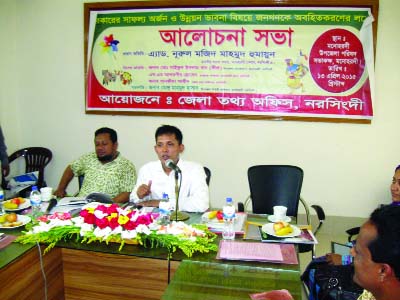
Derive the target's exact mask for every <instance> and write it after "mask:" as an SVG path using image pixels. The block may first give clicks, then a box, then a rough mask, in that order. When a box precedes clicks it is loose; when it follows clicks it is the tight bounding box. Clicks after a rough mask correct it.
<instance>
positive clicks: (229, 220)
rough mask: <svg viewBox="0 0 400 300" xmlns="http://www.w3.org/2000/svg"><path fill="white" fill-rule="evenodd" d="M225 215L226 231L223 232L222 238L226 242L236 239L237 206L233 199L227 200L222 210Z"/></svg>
mask: <svg viewBox="0 0 400 300" xmlns="http://www.w3.org/2000/svg"><path fill="white" fill-rule="evenodd" d="M222 213H223V215H224V230H223V231H222V238H223V239H224V240H234V239H235V226H234V224H235V206H234V204H233V200H232V198H226V203H225V205H224V207H223V208H222Z"/></svg>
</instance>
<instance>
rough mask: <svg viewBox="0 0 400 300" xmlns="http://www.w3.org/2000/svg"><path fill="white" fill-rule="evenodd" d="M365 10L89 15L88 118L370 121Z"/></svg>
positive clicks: (369, 37) (370, 63)
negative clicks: (131, 115) (90, 114)
mask: <svg viewBox="0 0 400 300" xmlns="http://www.w3.org/2000/svg"><path fill="white" fill-rule="evenodd" d="M372 22H373V17H372V15H371V12H370V10H369V9H368V8H344V7H340V8H339V7H338V8H320V7H315V8H313V7H311V8H309V7H307V8H304V7H303V8H293V7H287V8H282V7H279V8H256V7H248V8H244V7H241V8H231V7H230V8H196V9H193V8H190V9H189V8H181V9H179V8H163V9H140V10H139V9H126V10H102V11H91V12H90V23H89V32H88V47H87V49H88V53H87V58H88V59H87V62H88V64H87V86H86V93H87V94H86V111H87V112H91V111H92V112H111V113H129V112H131V113H148V114H157V113H158V114H159V113H166V114H168V113H173V114H186V115H187V116H196V115H197V116H203V115H206V116H213V115H215V116H221V115H223V116H225V117H229V116H230V115H232V116H233V115H235V116H237V115H240V116H244V117H245V116H249V117H250V116H265V117H271V116H277V117H279V116H293V117H308V118H309V117H316V118H338V119H348V120H350V119H353V120H354V119H361V120H371V119H372V116H373V110H372V102H373V101H372V95H373V93H372V91H373V90H372V85H373V82H374V80H373V79H374V78H373V76H374V71H373V64H374V52H373V38H372V36H373V35H372Z"/></svg>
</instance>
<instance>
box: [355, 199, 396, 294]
mask: <svg viewBox="0 0 400 300" xmlns="http://www.w3.org/2000/svg"><path fill="white" fill-rule="evenodd" d="M351 251H352V255H353V256H354V269H355V273H354V277H353V279H354V281H355V282H356V283H357V284H359V285H360V286H361V287H363V288H365V289H366V290H368V291H369V292H367V291H365V292H364V293H363V295H361V296H360V298H359V299H362V300H364V299H374V298H373V297H375V299H376V300H394V299H400V207H399V206H384V207H382V208H378V209H376V210H375V211H374V212H373V213H372V214H371V216H370V218H369V220H368V221H367V222H366V223H364V225H363V226H362V227H361V230H360V233H359V235H358V237H357V242H356V244H355V246H354V247H353V248H352V250H351ZM371 294H372V295H371Z"/></svg>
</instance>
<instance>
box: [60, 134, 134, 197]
mask: <svg viewBox="0 0 400 300" xmlns="http://www.w3.org/2000/svg"><path fill="white" fill-rule="evenodd" d="M94 145H95V152H91V153H88V154H85V155H83V156H81V157H80V158H78V159H77V160H75V161H73V162H72V163H71V164H70V165H68V166H67V168H66V169H65V171H64V174H63V175H62V177H61V180H60V183H59V184H58V188H57V190H56V191H55V192H54V194H55V195H56V196H57V197H65V195H66V188H67V186H68V184H69V183H70V182H71V180H72V178H73V177H74V176H81V175H84V176H85V178H84V181H83V185H82V187H81V189H80V191H79V194H78V197H86V196H87V195H88V194H90V193H93V192H99V193H105V194H108V195H109V196H111V198H113V201H114V202H118V203H123V202H127V201H128V200H129V194H130V192H131V191H132V189H133V187H134V185H135V180H136V169H135V166H134V165H133V164H132V163H131V162H130V161H129V160H127V159H126V158H124V157H122V156H121V154H120V153H119V152H118V151H117V149H118V137H117V133H116V131H115V130H114V129H111V128H107V127H103V128H100V129H98V130H96V132H95V138H94Z"/></svg>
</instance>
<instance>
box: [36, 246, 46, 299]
mask: <svg viewBox="0 0 400 300" xmlns="http://www.w3.org/2000/svg"><path fill="white" fill-rule="evenodd" d="M36 245H37V247H38V249H39V261H40V270H41V272H42V277H43V281H44V299H45V300H47V277H46V273H45V271H44V264H43V255H42V249H41V248H40V244H39V242H36Z"/></svg>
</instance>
